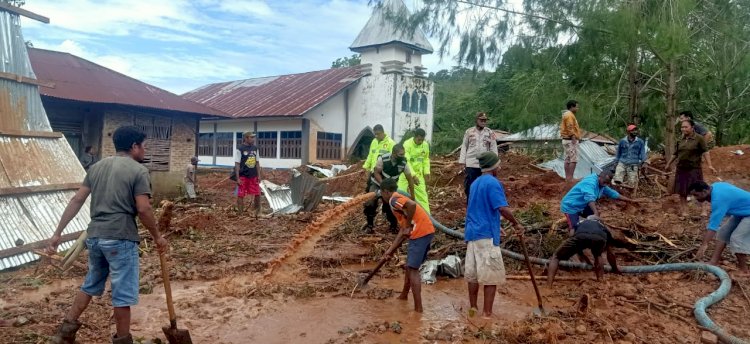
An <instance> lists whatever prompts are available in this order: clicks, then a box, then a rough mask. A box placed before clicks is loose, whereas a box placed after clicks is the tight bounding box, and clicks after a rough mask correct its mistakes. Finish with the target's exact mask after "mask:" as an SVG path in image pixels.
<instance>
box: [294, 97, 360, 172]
mask: <svg viewBox="0 0 750 344" xmlns="http://www.w3.org/2000/svg"><path fill="white" fill-rule="evenodd" d="M345 100H346V92H341V93H339V94H337V95H335V96H334V97H332V98H330V99H328V100H326V101H325V102H323V104H320V105H319V106H317V107H315V108H314V109H312V110H310V111H309V112H308V113H306V114H305V116H304V117H305V118H307V119H309V120H310V145H309V147H308V149H309V152H310V155H309V157H310V161H311V162H315V161H334V160H335V161H338V160H341V159H344V158H345V154H344V151H343V150H344V144H343V142H345V141H346V140H347V139H348V138H347V137H346V134H347V133H346V109H345ZM349 110H350V111H351V109H349ZM349 114H350V120H351V115H352V113H351V112H350V113H349ZM318 132H325V133H331V134H340V135H341V136H342V144H341V151H342V153H341V159H318V156H317V148H318V145H317V138H318ZM358 133H359V132H357V134H358ZM349 135H351V133H350V134H349ZM355 135H356V134H355Z"/></svg>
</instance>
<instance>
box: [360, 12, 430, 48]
mask: <svg viewBox="0 0 750 344" xmlns="http://www.w3.org/2000/svg"><path fill="white" fill-rule="evenodd" d="M386 11H390V13H391V14H394V15H399V14H402V13H406V14H408V13H409V9H408V8H406V5H404V2H403V1H402V0H385V1H383V4H382V7H376V8H375V9H374V10H373V13H372V16H371V17H370V19H369V20H368V21H367V24H365V27H364V28H362V31H360V32H359V35H357V38H356V39H354V42H353V43H352V45H351V46H349V49H351V50H353V51H356V52H361V51H362V50H364V49H366V48H372V47H377V46H381V45H384V44H388V43H401V44H404V45H406V46H408V47H410V48H412V49H415V50H418V51H420V52H422V53H427V54H430V53H432V51H433V49H432V44H430V41H429V40H427V36H425V34H424V32H422V30H420V29H417V30H415V31H414V33H413V34H410V33H409V32H407V29H405V28H403V27H398V26H397V25H396V23H395V22H394V21H393V20H389V18H387V14H388V12H386Z"/></svg>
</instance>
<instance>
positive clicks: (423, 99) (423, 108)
mask: <svg viewBox="0 0 750 344" xmlns="http://www.w3.org/2000/svg"><path fill="white" fill-rule="evenodd" d="M419 113H423V114H426V113H427V95H426V94H424V93H422V95H421V96H420V97H419Z"/></svg>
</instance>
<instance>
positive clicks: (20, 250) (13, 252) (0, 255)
mask: <svg viewBox="0 0 750 344" xmlns="http://www.w3.org/2000/svg"><path fill="white" fill-rule="evenodd" d="M79 235H81V232H75V233H69V234H63V235H62V240H61V241H60V243H64V242H66V241H71V240H75V239H78V236H79ZM47 241H49V239H45V240H42V241H37V242H34V243H30V244H26V245H21V246H16V247H11V248H8V249H5V250H2V251H0V259H4V258H10V257H13V256H17V255H19V254H24V253H27V252H31V251H33V250H38V249H44V248H45V247H47Z"/></svg>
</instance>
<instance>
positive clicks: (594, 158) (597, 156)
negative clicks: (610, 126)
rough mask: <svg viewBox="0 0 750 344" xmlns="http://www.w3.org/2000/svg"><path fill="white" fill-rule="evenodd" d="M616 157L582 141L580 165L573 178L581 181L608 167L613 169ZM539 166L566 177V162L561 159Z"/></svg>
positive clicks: (600, 147) (589, 142) (579, 155)
mask: <svg viewBox="0 0 750 344" xmlns="http://www.w3.org/2000/svg"><path fill="white" fill-rule="evenodd" d="M614 160H615V157H614V156H612V155H609V153H607V150H606V149H604V148H603V147H602V146H599V145H598V144H596V143H594V142H592V141H581V144H579V145H578V163H577V164H576V170H575V173H573V178H576V179H580V178H583V177H586V176H588V175H590V174H592V173H599V172H601V171H602V170H603V169H604V168H606V167H612V164H613V163H614ZM539 166H541V167H543V168H547V169H551V170H553V171H555V173H557V175H559V176H561V177H563V178H564V177H565V161H564V160H563V159H561V158H557V159H554V160H550V161H547V162H544V163H542V164H540V165H539Z"/></svg>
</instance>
